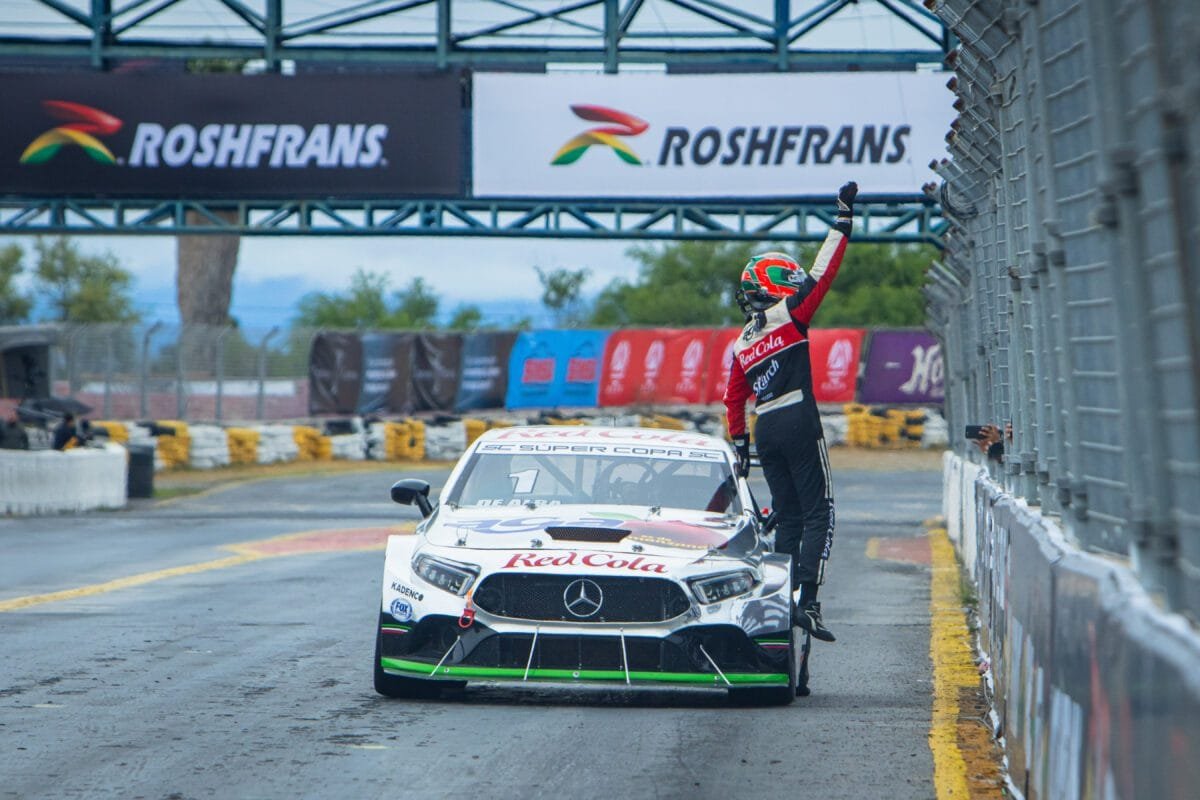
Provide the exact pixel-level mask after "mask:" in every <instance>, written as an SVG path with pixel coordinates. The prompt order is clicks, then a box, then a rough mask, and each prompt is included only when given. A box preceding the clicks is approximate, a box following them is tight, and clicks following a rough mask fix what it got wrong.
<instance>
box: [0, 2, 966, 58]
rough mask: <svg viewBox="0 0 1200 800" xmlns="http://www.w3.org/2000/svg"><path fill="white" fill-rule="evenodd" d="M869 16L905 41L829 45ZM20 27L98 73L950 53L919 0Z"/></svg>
mask: <svg viewBox="0 0 1200 800" xmlns="http://www.w3.org/2000/svg"><path fill="white" fill-rule="evenodd" d="M863 7H870V8H871V9H872V10H873V11H877V12H879V13H881V14H882V15H883V17H885V18H888V19H892V20H896V21H899V22H900V23H902V24H901V25H900V26H898V29H899V30H901V31H902V33H901V35H900V37H899V38H903V39H906V41H905V42H903V43H901V44H900V46H898V47H893V48H892V49H882V48H876V49H864V48H863V47H862V46H861V36H862V34H861V33H860V34H859V36H858V37H857V38H859V42H858V46H853V45H851V46H846V47H841V48H840V49H839V48H838V47H837V46H836V45H837V43H836V42H831V37H826V36H823V35H820V34H823V33H824V32H825V30H826V28H828V27H829V24H830V20H831V19H833V20H834V21H835V22H836V21H839V20H838V18H839V17H841V18H843V19H844V18H845V17H846V16H847V15H848V14H850V13H861V12H860V11H858V9H861V8H863ZM331 8H332V9H333V10H330V9H331ZM5 11H6V12H7V14H8V15H10V16H11V15H12V14H13V13H14V12H13V10H12V6H11V5H10V6H9V7H8V8H7V9H5ZM17 16H18V19H0V58H8V59H10V60H11V59H18V60H19V59H23V58H39V59H41V58H50V59H64V58H65V59H73V60H75V61H76V62H77V63H82V64H88V65H90V66H91V67H92V68H93V69H98V70H103V69H108V68H110V67H112V66H113V65H114V64H121V63H128V62H129V61H131V60H136V61H144V60H146V59H150V60H167V61H180V60H189V59H231V60H261V62H262V63H263V65H264V66H265V69H266V70H267V71H271V72H277V71H280V70H281V68H283V67H284V65H285V64H286V63H288V62H292V63H294V64H297V65H301V64H305V65H313V64H319V63H325V64H329V63H334V64H343V65H344V64H348V63H353V64H363V65H372V66H374V67H376V68H379V67H387V66H391V67H410V68H411V67H424V68H430V69H448V68H457V67H470V68H476V69H479V68H483V69H489V68H491V69H498V68H507V69H513V68H520V69H544V68H545V67H546V66H547V65H549V64H590V65H593V66H602V67H603V69H604V70H605V71H607V72H617V71H618V70H619V69H620V67H621V66H623V65H639V64H654V65H665V67H666V68H667V69H668V70H685V71H686V70H712V71H734V70H757V71H765V70H777V71H789V70H793V69H847V68H856V69H864V68H865V69H912V68H913V67H914V65H916V64H919V63H928V62H940V61H942V59H943V57H944V56H945V54H946V53H947V52H949V50H950V47H951V42H950V38H949V34H948V33H947V32H946V29H945V27H944V26H943V24H942V22H941V20H939V19H938V18H937V17H935V16H934V15H933V14H931V13H930V12H929V11H927V10H926V9H925V8H923V7H922V6H921V4H920V3H918V2H917V1H916V0H863V2H861V3H860V2H858V0H741V1H740V2H734V0H726V2H720V1H719V0H557V1H555V2H552V1H551V0H361V1H360V2H347V3H327V2H314V0H88V1H87V2H82V0H25V2H24V4H23V5H22V7H21V11H20V12H17ZM860 19H861V17H860ZM814 32H818V36H810V34H813V33H814ZM832 38H836V37H832ZM814 42H820V45H821V46H820V47H813V46H812V44H813V43H814ZM905 45H908V46H907V47H906V46H905Z"/></svg>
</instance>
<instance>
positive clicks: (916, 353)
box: [859, 331, 946, 404]
mask: <svg viewBox="0 0 1200 800" xmlns="http://www.w3.org/2000/svg"><path fill="white" fill-rule="evenodd" d="M945 378H946V376H945V362H944V361H943V359H942V346H941V344H939V343H938V340H937V339H935V338H934V337H933V335H932V334H930V333H926V332H925V331H877V332H876V333H874V334H872V335H871V343H870V346H869V347H868V348H867V359H866V368H865V370H864V372H863V385H862V392H861V393H860V395H859V399H860V400H861V401H862V402H864V403H939V404H940V403H941V402H942V401H943V400H945V398H946V384H945Z"/></svg>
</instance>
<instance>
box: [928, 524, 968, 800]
mask: <svg viewBox="0 0 1200 800" xmlns="http://www.w3.org/2000/svg"><path fill="white" fill-rule="evenodd" d="M929 548H930V550H931V552H932V582H931V585H930V593H929V611H930V617H931V620H930V630H929V657H930V659H931V660H932V661H933V719H932V724H931V726H930V729H929V749H930V750H931V751H932V752H933V784H934V788H935V789H936V790H937V797H938V800H948V798H954V800H966V798H969V797H971V790H970V785H969V784H968V782H967V765H966V761H965V760H964V758H963V754H962V751H961V750H960V749H959V746H958V735H959V705H958V697H959V692H961V691H962V690H964V689H977V688H978V687H979V673H978V671H977V670H976V668H975V660H974V658H973V657H972V654H971V650H970V647H969V645H968V641H969V639H968V632H967V626H966V623H965V621H964V619H963V610H962V602H961V598H960V596H959V574H958V562H957V561H956V560H955V557H954V546H953V545H952V544H950V537H948V536H947V535H946V530H945V528H934V529H932V530H930V531H929Z"/></svg>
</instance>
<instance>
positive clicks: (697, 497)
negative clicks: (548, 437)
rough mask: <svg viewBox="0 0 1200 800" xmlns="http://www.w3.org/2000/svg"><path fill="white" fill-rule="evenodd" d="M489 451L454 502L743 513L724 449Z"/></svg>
mask: <svg viewBox="0 0 1200 800" xmlns="http://www.w3.org/2000/svg"><path fill="white" fill-rule="evenodd" d="M538 446H539V445H525V446H524V447H527V448H534V447H538ZM488 447H489V445H486V444H485V445H481V447H480V450H479V451H477V452H475V453H474V454H473V455H472V456H471V459H470V461H469V462H468V463H467V466H466V468H465V469H464V471H463V473H462V475H461V476H460V477H459V479H458V481H457V482H456V483H455V485H454V487H453V489H452V490H451V492H450V495H449V497H448V498H447V499H448V501H449V502H450V503H453V504H455V505H458V506H520V505H578V504H595V505H601V504H602V505H637V506H662V507H664V508H679V509H689V510H694V511H709V512H714V513H726V512H728V513H734V514H737V513H741V503H740V502H739V500H738V495H737V491H736V490H735V488H734V486H735V484H734V478H733V474H732V472H731V470H730V467H729V463H728V461H727V460H726V459H725V457H724V455H723V454H722V453H721V452H720V451H717V450H700V451H683V452H684V453H685V454H686V455H685V456H682V457H681V456H676V455H673V454H672V455H671V456H668V457H654V456H648V455H627V454H623V453H615V452H612V449H610V448H602V447H595V448H590V447H589V448H588V449H593V450H595V451H597V452H584V453H539V452H503V451H502V452H488V451H487V448H488ZM492 447H495V448H497V449H502V450H515V449H517V448H515V447H513V446H512V445H503V446H501V445H492ZM626 449H629V450H636V449H639V448H626ZM646 449H653V448H646ZM671 452H672V453H674V452H679V451H671ZM687 456H692V457H687Z"/></svg>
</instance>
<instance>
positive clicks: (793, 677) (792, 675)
mask: <svg viewBox="0 0 1200 800" xmlns="http://www.w3.org/2000/svg"><path fill="white" fill-rule="evenodd" d="M807 655H808V653H807V651H804V652H803V656H805V657H806V656H807ZM787 664H788V683H787V686H748V687H745V688H737V689H730V690H729V699H730V701H731V702H733V703H735V704H737V705H753V706H786V705H788V704H789V703H791V702H792V701H793V700H795V699H796V696H797V695H798V694H800V690H799V683H798V677H799V676H800V675H801V674H803V676H804V680H805V688H806V690H807V686H808V671H807V666H808V661H807V658H803V660H802V649H801V647H800V646H798V644H797V641H796V628H792V629H790V630H789V631H788V650H787Z"/></svg>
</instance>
